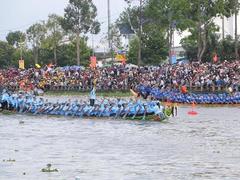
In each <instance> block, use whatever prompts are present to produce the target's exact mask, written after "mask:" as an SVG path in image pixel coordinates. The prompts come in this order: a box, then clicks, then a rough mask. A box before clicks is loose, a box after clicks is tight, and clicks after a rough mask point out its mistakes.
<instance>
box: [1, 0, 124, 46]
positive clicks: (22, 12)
mask: <svg viewBox="0 0 240 180" xmlns="http://www.w3.org/2000/svg"><path fill="white" fill-rule="evenodd" d="M93 2H94V4H95V5H96V6H97V9H98V17H97V19H98V21H99V22H101V23H102V27H101V29H102V30H101V32H100V34H98V35H96V36H94V41H95V42H94V46H95V48H97V47H100V49H102V48H103V46H105V45H103V43H102V41H101V39H102V38H103V37H104V36H106V34H107V0H93ZM67 4H68V0H3V1H2V2H1V6H0V40H5V37H6V35H7V34H8V33H9V32H10V31H17V30H21V31H25V30H26V29H27V28H28V27H29V26H31V25H32V24H34V23H36V22H39V21H40V20H47V17H48V15H49V14H52V13H56V14H58V15H63V14H64V8H65V7H66V6H67ZM110 4H111V21H112V22H114V21H115V20H116V19H117V18H118V16H119V14H120V13H121V12H122V11H123V10H124V8H125V7H126V3H125V2H124V0H110ZM90 41H91V42H92V40H91V38H89V42H88V43H89V44H91V42H90ZM106 46H107V43H106Z"/></svg>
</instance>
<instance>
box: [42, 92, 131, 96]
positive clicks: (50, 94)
mask: <svg viewBox="0 0 240 180" xmlns="http://www.w3.org/2000/svg"><path fill="white" fill-rule="evenodd" d="M89 94H90V92H79V91H47V92H46V93H45V95H48V96H89ZM96 95H97V96H101V97H130V96H132V94H131V92H130V91H108V92H103V91H102V92H98V91H96Z"/></svg>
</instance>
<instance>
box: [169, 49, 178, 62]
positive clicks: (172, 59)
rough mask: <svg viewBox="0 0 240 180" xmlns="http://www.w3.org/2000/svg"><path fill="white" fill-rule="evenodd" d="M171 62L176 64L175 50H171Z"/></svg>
mask: <svg viewBox="0 0 240 180" xmlns="http://www.w3.org/2000/svg"><path fill="white" fill-rule="evenodd" d="M170 60H171V64H176V63H177V55H176V52H175V51H171V59H170Z"/></svg>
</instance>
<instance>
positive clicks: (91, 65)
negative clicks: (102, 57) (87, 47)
mask: <svg viewBox="0 0 240 180" xmlns="http://www.w3.org/2000/svg"><path fill="white" fill-rule="evenodd" d="M90 61H91V64H90V67H91V68H96V67H97V57H96V56H91V57H90Z"/></svg>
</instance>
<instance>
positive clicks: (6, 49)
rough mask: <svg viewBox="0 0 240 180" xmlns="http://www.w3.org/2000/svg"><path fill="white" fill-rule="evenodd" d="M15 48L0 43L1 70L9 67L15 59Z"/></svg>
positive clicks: (5, 43)
mask: <svg viewBox="0 0 240 180" xmlns="http://www.w3.org/2000/svg"><path fill="white" fill-rule="evenodd" d="M13 54H14V48H13V46H11V45H9V44H8V43H7V42H4V41H0V68H4V67H9V66H11V65H12V63H13V61H14V59H13Z"/></svg>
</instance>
